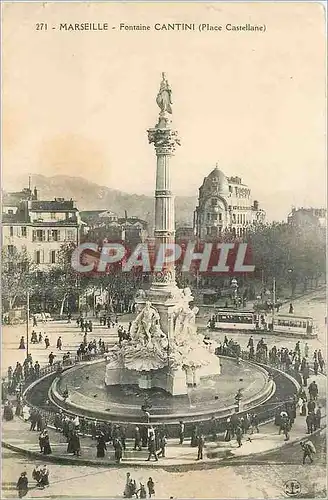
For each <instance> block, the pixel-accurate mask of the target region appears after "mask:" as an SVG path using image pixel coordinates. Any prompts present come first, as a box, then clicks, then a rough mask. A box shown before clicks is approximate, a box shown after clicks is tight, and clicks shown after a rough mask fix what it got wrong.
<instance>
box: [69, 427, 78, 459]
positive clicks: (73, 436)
mask: <svg viewBox="0 0 328 500" xmlns="http://www.w3.org/2000/svg"><path fill="white" fill-rule="evenodd" d="M80 452H81V445H80V438H79V435H78V433H77V432H75V431H74V430H72V431H69V435H68V444H67V453H72V454H73V455H75V456H77V457H79V456H80Z"/></svg>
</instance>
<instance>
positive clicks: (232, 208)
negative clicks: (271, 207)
mask: <svg viewBox="0 0 328 500" xmlns="http://www.w3.org/2000/svg"><path fill="white" fill-rule="evenodd" d="M264 221H265V212H264V210H263V209H261V208H260V207H259V202H258V201H256V200H255V201H252V198H251V190H250V189H249V187H248V186H247V185H246V184H244V183H243V182H242V179H241V178H240V177H226V176H225V175H224V173H223V172H222V171H221V170H219V168H218V166H216V167H215V169H214V170H212V172H211V173H210V174H209V175H208V176H207V177H205V178H204V181H203V184H202V186H201V187H200V188H199V199H198V206H197V207H196V210H195V212H194V234H195V236H196V237H198V238H200V239H202V240H206V239H215V238H220V236H223V235H224V234H225V233H227V232H229V233H231V234H233V235H234V236H236V237H240V236H243V235H244V234H246V232H247V230H248V229H249V228H250V227H251V226H252V225H254V224H260V223H263V222H264Z"/></svg>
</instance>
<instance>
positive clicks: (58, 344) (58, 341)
mask: <svg viewBox="0 0 328 500" xmlns="http://www.w3.org/2000/svg"><path fill="white" fill-rule="evenodd" d="M62 345H63V342H62V338H61V337H58V340H57V349H58V350H59V351H61V349H62Z"/></svg>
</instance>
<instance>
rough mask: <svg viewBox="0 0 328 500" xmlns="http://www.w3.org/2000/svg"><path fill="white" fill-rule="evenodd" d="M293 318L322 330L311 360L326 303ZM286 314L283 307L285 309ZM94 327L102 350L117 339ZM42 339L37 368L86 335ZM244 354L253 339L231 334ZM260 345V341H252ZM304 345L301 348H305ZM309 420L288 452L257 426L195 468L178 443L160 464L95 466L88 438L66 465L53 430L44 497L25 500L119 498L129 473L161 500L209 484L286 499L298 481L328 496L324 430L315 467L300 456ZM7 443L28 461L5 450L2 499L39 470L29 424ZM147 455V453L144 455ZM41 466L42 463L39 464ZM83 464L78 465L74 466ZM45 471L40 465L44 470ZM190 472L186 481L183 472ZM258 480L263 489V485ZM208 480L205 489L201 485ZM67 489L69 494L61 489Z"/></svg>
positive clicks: (218, 489)
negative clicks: (247, 437)
mask: <svg viewBox="0 0 328 500" xmlns="http://www.w3.org/2000/svg"><path fill="white" fill-rule="evenodd" d="M294 305H295V313H296V314H304V313H305V311H306V314H311V315H313V316H314V318H315V320H316V321H317V323H318V326H319V336H318V338H317V339H314V340H310V341H308V343H309V345H310V355H311V353H312V352H313V350H314V349H318V348H321V349H324V345H325V344H324V335H325V327H324V323H325V319H324V318H325V303H324V295H323V294H322V292H320V291H318V292H315V293H312V294H311V295H309V296H307V297H305V298H302V299H299V300H296V301H295V303H294ZM286 307H287V306H285V309H286ZM207 316H208V315H204V316H203V317H201V318H200V324H202V325H205V324H206V322H207ZM129 320H130V317H129V316H126V317H123V318H120V320H119V323H120V324H128V322H129ZM97 323H98V322H97V320H95V321H94V331H93V332H92V333H89V334H88V335H89V338H90V340H92V339H93V338H96V339H97V340H98V339H99V338H102V339H103V340H104V341H105V342H108V343H114V342H115V341H116V339H117V336H116V335H117V332H116V331H115V330H113V329H111V330H108V329H107V328H104V327H100V326H99V324H97ZM35 330H36V331H37V332H39V331H41V332H42V333H44V332H45V333H47V335H48V336H49V339H50V348H49V349H45V347H44V344H35V345H32V346H30V347H31V349H30V352H31V354H32V356H33V359H34V360H37V359H38V360H39V362H40V364H41V365H46V364H47V362H48V355H49V352H50V351H51V350H52V351H53V352H54V353H55V354H56V355H57V356H58V358H57V359H60V357H61V356H62V354H63V353H64V352H66V351H70V352H71V353H75V351H76V349H77V346H78V345H79V344H80V343H81V341H82V338H83V334H82V333H81V332H80V330H79V329H78V328H77V327H76V324H75V323H74V321H72V323H71V324H67V323H66V321H62V322H51V323H48V324H46V325H43V324H40V325H38V327H37V328H36V329H35ZM24 331H25V326H15V327H5V328H4V334H3V342H4V346H5V351H4V352H5V355H4V356H3V365H2V373H3V374H4V375H5V373H6V370H7V367H8V366H9V364H11V365H13V366H14V365H15V364H16V361H17V360H19V361H21V362H22V361H23V360H24V356H25V352H24V351H20V350H19V349H18V343H19V339H20V337H21V336H22V335H23V334H24ZM210 334H211V336H212V338H215V339H223V335H222V333H214V332H211V333H210ZM59 335H60V336H61V337H62V339H63V350H62V352H58V351H57V350H56V349H55V345H56V340H57V338H58V336H59ZM230 337H232V338H233V339H234V340H236V341H238V342H240V343H241V345H242V346H246V344H247V340H248V337H249V335H248V334H239V333H238V334H237V333H236V334H233V333H230V332H229V338H230ZM253 337H254V339H255V341H256V340H257V336H256V335H253ZM265 340H266V342H267V344H268V346H269V347H270V346H272V345H275V344H276V345H279V346H281V345H284V346H286V347H287V346H288V347H291V348H294V346H295V339H290V338H282V337H274V336H268V335H267V336H266V337H265ZM303 346H304V341H301V347H302V348H303ZM314 378H316V381H317V383H318V386H319V394H320V399H321V402H322V403H324V399H323V394H325V388H326V377H325V375H319V376H318V377H314V376H313V374H312V375H311V378H310V381H311V380H313V379H314ZM304 420H305V419H304V417H299V416H298V417H297V419H296V421H295V423H294V426H293V429H292V431H291V439H290V442H289V443H288V444H286V443H285V442H284V439H283V436H282V435H281V436H279V435H278V432H277V427H276V426H275V425H274V424H273V423H267V424H264V425H262V426H260V432H259V434H255V435H253V436H252V440H251V441H244V442H243V446H242V447H241V448H238V446H237V443H236V442H235V441H231V442H229V443H224V442H223V441H221V440H220V441H218V442H216V443H215V442H210V441H208V442H207V443H206V453H205V456H204V460H203V462H202V463H199V462H197V461H196V458H197V456H196V455H197V449H195V448H191V446H190V442H189V440H186V442H185V443H184V444H183V445H182V446H180V445H179V444H178V441H177V440H174V439H171V440H169V443H168V446H167V454H166V458H165V459H160V460H159V462H158V463H155V462H151V463H150V464H147V466H146V464H145V457H144V456H142V457H139V460H138V457H136V456H135V454H136V453H138V452H134V453H127V454H126V456H125V457H124V459H123V462H122V465H121V466H119V467H117V466H116V465H115V464H114V462H113V456H112V453H111V452H108V453H107V457H106V458H104V459H98V460H97V459H96V446H95V441H92V439H91V438H89V437H84V438H81V447H82V456H81V458H80V459H79V458H75V462H74V461H73V460H72V459H71V460H72V462H71V463H69V460H70V457H69V456H67V453H66V448H67V443H66V442H65V441H64V439H63V437H62V436H61V434H59V433H55V431H53V430H52V429H49V434H50V442H51V445H52V448H53V454H52V456H51V459H52V460H54V461H55V462H60V463H53V462H49V463H48V467H49V468H50V471H51V472H50V487H49V488H47V489H46V490H45V491H43V492H42V491H39V490H38V489H37V488H35V487H33V482H32V483H31V485H30V486H31V489H30V490H29V493H28V496H29V497H33V498H34V497H35V498H61V497H66V496H67V497H76V498H77V497H86V496H88V497H90V496H92V494H93V492H94V490H95V488H97V495H98V496H99V497H100V498H104V497H107V498H109V497H114V498H115V497H116V498H122V492H123V489H124V484H125V475H126V472H127V471H130V472H131V474H132V476H133V478H135V479H136V481H137V482H138V481H146V480H147V479H148V477H149V476H150V475H151V477H152V478H153V479H154V481H155V484H156V498H170V497H173V498H188V497H189V498H204V488H205V484H206V498H236V497H238V498H240V492H241V487H242V489H243V491H244V492H245V497H252V498H265V497H271V498H273V497H277V496H279V497H282V496H286V495H285V493H284V484H285V482H286V481H287V480H289V479H291V478H296V479H298V480H300V482H301V484H302V485H303V491H304V492H307V494H308V496H310V497H312V498H313V497H314V496H316V497H318V498H319V497H322V498H323V497H324V496H325V484H324V483H325V469H324V468H325V460H326V455H325V445H324V442H325V438H324V436H325V430H323V431H321V433H320V434H319V435H317V436H313V438H312V439H313V440H314V441H315V443H316V447H317V450H318V453H317V455H316V457H315V462H314V464H312V465H306V466H303V465H301V459H302V453H301V450H300V446H299V441H300V440H301V439H302V437H303V436H304V435H305V431H306V425H305V421H304ZM324 426H325V418H324V419H322V427H324ZM3 440H4V441H5V442H8V443H9V444H10V445H11V446H12V447H13V448H14V449H21V451H24V450H25V452H30V456H29V457H27V456H24V454H22V453H19V454H17V453H14V452H13V451H12V450H10V449H6V448H4V449H3V459H4V462H3V498H12V497H15V496H17V492H16V491H15V488H14V483H15V481H17V477H18V475H19V473H20V472H21V471H22V470H26V471H27V472H28V475H29V477H30V476H31V470H32V469H33V466H34V464H35V463H37V462H39V460H40V456H39V454H38V449H39V446H38V439H37V433H33V432H30V431H29V424H27V423H25V422H23V421H22V420H21V419H17V418H15V419H14V421H10V422H5V423H4V427H3ZM127 448H128V449H131V443H130V442H129V440H128V441H127ZM140 453H141V454H142V455H144V453H145V452H140ZM41 460H42V458H41ZM78 460H79V461H80V465H77V462H76V461H78ZM39 463H40V462H39ZM186 471H189V472H188V474H186V473H185V472H186ZM260 477H261V481H259V480H258V479H259V478H260ZM204 480H205V481H206V483H204ZM64 484H65V486H64Z"/></svg>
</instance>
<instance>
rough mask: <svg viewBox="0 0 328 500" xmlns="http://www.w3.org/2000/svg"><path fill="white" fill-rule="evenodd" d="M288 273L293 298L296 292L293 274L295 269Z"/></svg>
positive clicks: (289, 270)
mask: <svg viewBox="0 0 328 500" xmlns="http://www.w3.org/2000/svg"><path fill="white" fill-rule="evenodd" d="M287 272H288V275H289V279H290V286H291V295H292V297H293V294H294V290H293V281H294V275H293V272H294V269H288V270H287Z"/></svg>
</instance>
